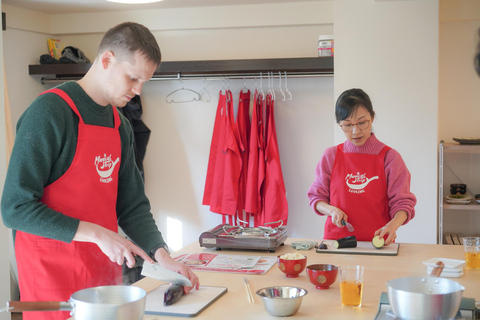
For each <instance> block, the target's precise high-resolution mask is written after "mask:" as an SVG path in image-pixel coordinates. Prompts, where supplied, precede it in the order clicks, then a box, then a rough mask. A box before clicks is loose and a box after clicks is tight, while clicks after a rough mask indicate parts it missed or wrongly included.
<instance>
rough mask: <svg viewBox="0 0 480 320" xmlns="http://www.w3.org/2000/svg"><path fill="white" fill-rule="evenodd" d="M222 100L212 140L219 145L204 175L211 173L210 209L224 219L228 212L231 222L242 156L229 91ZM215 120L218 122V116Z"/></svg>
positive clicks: (234, 210)
mask: <svg viewBox="0 0 480 320" xmlns="http://www.w3.org/2000/svg"><path fill="white" fill-rule="evenodd" d="M222 97H223V98H222ZM221 102H222V103H225V104H223V108H222V109H223V111H221V112H220V120H219V122H218V124H219V126H220V128H219V129H218V130H217V132H218V135H219V136H218V137H217V138H214V137H212V143H213V140H214V139H215V140H216V141H217V145H218V146H217V148H218V149H217V152H216V160H215V165H214V167H212V168H210V167H209V170H208V171H207V178H208V176H209V175H211V176H210V179H211V191H210V211H212V212H215V213H220V214H223V215H224V217H223V219H224V221H225V218H226V216H225V215H227V216H228V217H230V223H232V224H233V223H234V221H235V220H234V218H235V217H236V213H237V202H238V183H239V179H240V173H241V170H242V158H241V156H240V150H239V147H238V138H237V136H236V132H235V123H234V113H233V100H232V93H231V91H229V90H227V92H226V97H225V96H222V95H220V101H219V106H220V107H221V104H220V103H221ZM217 114H218V113H217ZM215 122H216V123H217V120H215ZM210 156H212V153H211V154H210ZM209 166H210V163H209ZM210 169H211V170H210Z"/></svg>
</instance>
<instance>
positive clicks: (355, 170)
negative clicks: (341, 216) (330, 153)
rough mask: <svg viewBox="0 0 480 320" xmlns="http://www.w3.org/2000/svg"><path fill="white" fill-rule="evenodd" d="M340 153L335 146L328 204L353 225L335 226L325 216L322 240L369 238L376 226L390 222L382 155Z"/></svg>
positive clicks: (379, 226)
mask: <svg viewBox="0 0 480 320" xmlns="http://www.w3.org/2000/svg"><path fill="white" fill-rule="evenodd" d="M388 150H390V147H387V146H385V147H383V149H382V150H381V151H380V153H379V154H378V155H375V154H373V155H372V154H359V153H344V152H343V144H340V145H338V147H337V154H336V156H335V162H334V164H333V168H332V177H331V180H330V204H331V205H333V206H335V207H337V208H340V209H342V210H343V211H344V212H345V213H346V214H347V216H348V222H350V223H351V224H352V226H353V227H354V228H355V231H354V232H349V231H348V230H347V228H345V227H344V228H338V227H337V226H335V225H334V224H333V223H332V218H331V217H330V216H329V217H327V221H326V223H325V233H324V239H339V238H343V237H347V236H351V235H354V236H356V237H357V240H359V241H371V240H372V238H373V235H374V233H375V231H376V230H377V229H380V228H381V227H383V226H384V225H385V224H387V223H388V222H389V221H390V215H389V207H388V195H387V180H386V177H385V154H386V153H387V151H388Z"/></svg>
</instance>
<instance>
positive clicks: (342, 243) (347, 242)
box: [334, 236, 357, 249]
mask: <svg viewBox="0 0 480 320" xmlns="http://www.w3.org/2000/svg"><path fill="white" fill-rule="evenodd" d="M334 247H335V249H341V248H356V247H357V238H356V237H355V236H348V237H345V238H340V239H338V240H337V241H335V242H334Z"/></svg>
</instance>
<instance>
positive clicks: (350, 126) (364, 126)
mask: <svg viewBox="0 0 480 320" xmlns="http://www.w3.org/2000/svg"><path fill="white" fill-rule="evenodd" d="M369 124H370V120H365V121H361V122H358V123H349V124H341V125H340V127H341V128H342V130H343V131H345V132H351V131H353V128H354V127H355V126H357V127H358V129H360V130H365V129H367V128H368V125H369Z"/></svg>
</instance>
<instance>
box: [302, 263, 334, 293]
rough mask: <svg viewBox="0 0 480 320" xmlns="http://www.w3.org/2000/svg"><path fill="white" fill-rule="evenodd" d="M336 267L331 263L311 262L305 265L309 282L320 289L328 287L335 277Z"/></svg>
mask: <svg viewBox="0 0 480 320" xmlns="http://www.w3.org/2000/svg"><path fill="white" fill-rule="evenodd" d="M337 274H338V267H337V266H334V265H333V264H311V265H309V266H307V275H308V278H310V282H311V283H313V285H314V286H315V287H316V288H317V289H320V290H324V289H328V288H329V287H330V286H331V285H332V284H333V283H334V282H335V280H336V279H337Z"/></svg>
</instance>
